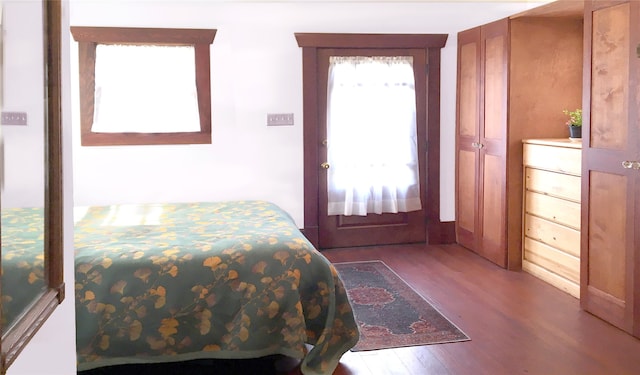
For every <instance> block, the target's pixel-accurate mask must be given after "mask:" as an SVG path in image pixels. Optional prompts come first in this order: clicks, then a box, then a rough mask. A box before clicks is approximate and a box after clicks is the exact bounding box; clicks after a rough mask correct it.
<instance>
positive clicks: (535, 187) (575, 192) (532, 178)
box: [524, 168, 580, 202]
mask: <svg viewBox="0 0 640 375" xmlns="http://www.w3.org/2000/svg"><path fill="white" fill-rule="evenodd" d="M524 173H525V187H526V188H527V190H532V191H535V192H538V193H541V194H547V195H553V196H555V197H558V198H564V199H570V200H573V201H575V202H580V177H579V176H572V175H567V174H561V173H555V172H549V171H544V170H541V169H532V168H525V171H524Z"/></svg>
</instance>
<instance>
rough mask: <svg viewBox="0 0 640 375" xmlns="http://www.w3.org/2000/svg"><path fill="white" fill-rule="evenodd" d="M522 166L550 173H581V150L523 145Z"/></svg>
mask: <svg viewBox="0 0 640 375" xmlns="http://www.w3.org/2000/svg"><path fill="white" fill-rule="evenodd" d="M523 160H524V165H525V166H527V167H534V168H540V169H546V170H550V171H556V172H562V173H570V174H574V175H577V176H579V175H580V173H581V162H582V150H581V149H579V148H568V147H554V146H546V145H536V144H526V143H525V144H524V150H523Z"/></svg>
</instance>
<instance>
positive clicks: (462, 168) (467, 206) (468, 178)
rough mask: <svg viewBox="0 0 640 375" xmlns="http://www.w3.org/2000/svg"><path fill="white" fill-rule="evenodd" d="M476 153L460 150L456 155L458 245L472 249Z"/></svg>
mask: <svg viewBox="0 0 640 375" xmlns="http://www.w3.org/2000/svg"><path fill="white" fill-rule="evenodd" d="M476 165H477V161H476V153H475V151H467V150H460V152H459V153H458V178H457V189H458V194H457V198H458V199H457V207H456V209H457V211H458V215H457V220H456V224H457V226H458V243H460V244H461V245H462V246H465V247H469V248H473V247H474V241H473V233H475V228H476V201H477V198H476V195H477V192H476V190H477V189H476V186H477V183H476Z"/></svg>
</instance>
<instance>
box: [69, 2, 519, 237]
mask: <svg viewBox="0 0 640 375" xmlns="http://www.w3.org/2000/svg"><path fill="white" fill-rule="evenodd" d="M531 6H532V5H531V3H529V4H526V3H500V2H490V3H477V2H456V3H434V2H430V3H399V2H388V3H382V2H376V3H361V2H360V3H358V2H311V1H305V2H302V3H300V2H298V3H294V2H272V3H271V2H251V3H248V2H244V1H240V2H238V1H236V2H230V1H229V2H221V1H213V2H211V1H209V2H206V1H155V2H150V1H139V0H138V1H118V2H115V3H114V2H111V1H72V7H71V25H76V26H134V27H135V26H138V27H182V28H215V29H217V30H218V33H217V35H216V38H215V40H214V43H213V46H212V48H211V61H212V67H211V68H212V102H213V120H212V122H213V124H212V128H213V144H211V145H191V146H124V147H80V146H79V105H78V98H77V94H78V90H77V86H78V85H77V74H76V72H77V70H78V69H77V59H78V58H77V43H76V42H74V41H72V46H71V48H72V51H71V53H72V59H71V60H72V63H73V66H72V68H71V71H72V79H73V86H72V89H73V116H74V117H73V119H74V121H73V122H74V140H73V142H74V172H75V173H74V175H75V180H74V187H75V195H74V196H75V201H76V204H77V205H96V204H112V203H130V202H167V201H168V202H171V201H198V200H226V199H252V198H260V199H268V200H271V201H274V202H275V203H277V204H279V205H280V206H282V207H283V208H284V209H285V210H287V211H288V212H289V213H290V214H291V215H292V216H293V217H294V219H295V220H296V222H297V224H298V225H299V226H300V227H301V226H302V225H303V164H302V159H303V149H302V123H301V119H302V116H303V113H302V77H301V75H302V74H301V72H302V58H301V49H300V48H299V47H298V46H297V43H296V40H295V38H294V33H295V32H336V33H449V40H448V42H447V45H446V47H445V48H444V50H443V51H442V91H441V95H442V96H441V99H442V103H441V127H442V129H441V138H442V139H441V150H442V151H441V152H442V155H441V203H440V205H441V215H440V216H441V219H442V220H444V221H451V220H454V157H455V154H454V146H455V143H454V128H455V71H456V32H458V31H460V30H463V29H466V28H470V27H473V26H477V25H480V24H483V23H486V22H488V21H492V20H496V19H499V18H502V17H505V16H508V15H511V14H514V13H517V12H519V11H521V10H523V9H525V8H530V7H531ZM282 112H292V113H294V115H295V120H296V123H295V125H294V126H292V127H271V128H269V127H267V126H266V115H267V113H282Z"/></svg>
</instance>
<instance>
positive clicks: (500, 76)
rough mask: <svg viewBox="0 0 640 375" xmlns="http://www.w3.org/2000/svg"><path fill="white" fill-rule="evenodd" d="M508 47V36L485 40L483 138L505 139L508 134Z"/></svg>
mask: <svg viewBox="0 0 640 375" xmlns="http://www.w3.org/2000/svg"><path fill="white" fill-rule="evenodd" d="M506 47H507V43H506V35H497V36H492V37H489V38H487V39H486V40H485V57H484V64H485V68H484V74H485V75H484V134H483V138H488V139H504V135H505V134H506V129H505V124H506V118H505V115H506V109H505V105H506V102H507V101H506V91H505V88H506V79H507V74H506V71H505V69H506V68H507V64H506V63H505V56H506V55H505V49H506Z"/></svg>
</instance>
